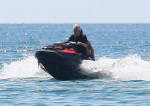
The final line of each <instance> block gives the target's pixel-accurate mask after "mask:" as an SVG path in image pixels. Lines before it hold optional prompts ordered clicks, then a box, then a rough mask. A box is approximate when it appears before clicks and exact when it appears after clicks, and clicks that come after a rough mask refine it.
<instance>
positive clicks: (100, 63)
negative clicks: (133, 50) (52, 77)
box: [81, 55, 150, 81]
mask: <svg viewBox="0 0 150 106" xmlns="http://www.w3.org/2000/svg"><path fill="white" fill-rule="evenodd" d="M81 68H82V69H83V70H84V71H85V72H86V73H96V74H97V75H98V74H99V76H100V77H103V78H104V77H105V78H113V79H116V80H147V81H150V61H144V60H143V59H142V58H141V57H140V56H138V55H129V56H126V57H124V58H118V59H111V58H107V57H101V58H100V59H99V60H97V61H95V62H94V61H84V62H83V64H82V65H81Z"/></svg>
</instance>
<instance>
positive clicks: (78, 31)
mask: <svg viewBox="0 0 150 106" xmlns="http://www.w3.org/2000/svg"><path fill="white" fill-rule="evenodd" d="M73 32H74V35H75V36H80V32H81V28H80V26H79V25H78V24H75V25H74V26H73Z"/></svg>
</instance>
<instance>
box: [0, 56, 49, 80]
mask: <svg viewBox="0 0 150 106" xmlns="http://www.w3.org/2000/svg"><path fill="white" fill-rule="evenodd" d="M29 77H30V78H37V77H38V78H39V77H40V78H48V77H51V76H50V75H49V74H47V73H46V72H44V71H43V70H42V69H41V68H40V67H38V63H37V60H36V59H35V57H34V56H30V57H28V58H26V59H24V60H18V61H14V62H11V63H10V64H3V68H2V69H0V79H8V78H29Z"/></svg>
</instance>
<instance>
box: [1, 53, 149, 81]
mask: <svg viewBox="0 0 150 106" xmlns="http://www.w3.org/2000/svg"><path fill="white" fill-rule="evenodd" d="M81 68H82V70H84V72H85V73H86V74H92V75H94V74H93V73H96V75H98V76H100V78H113V79H116V80H125V81H129V80H146V81H150V61H145V60H143V59H142V58H141V57H140V56H137V55H129V56H126V57H124V58H117V59H111V58H107V57H101V58H99V59H98V60H97V61H88V60H86V61H83V63H82V64H81ZM30 77H40V78H47V77H48V78H52V77H51V76H50V75H49V74H48V73H46V72H45V71H43V70H42V69H41V68H38V63H37V60H36V59H35V58H34V56H29V57H28V58H26V59H24V60H18V61H14V62H11V63H10V64H3V68H2V69H0V79H8V78H30Z"/></svg>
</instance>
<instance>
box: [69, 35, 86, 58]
mask: <svg viewBox="0 0 150 106" xmlns="http://www.w3.org/2000/svg"><path fill="white" fill-rule="evenodd" d="M68 41H73V42H82V43H86V44H87V37H86V35H84V34H81V35H80V36H77V37H76V36H75V35H74V34H73V35H71V36H70V38H69V40H68ZM77 52H78V53H82V57H83V58H84V59H86V58H87V54H86V48H85V47H83V46H82V45H78V46H77Z"/></svg>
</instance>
